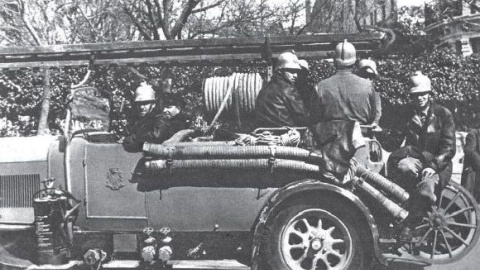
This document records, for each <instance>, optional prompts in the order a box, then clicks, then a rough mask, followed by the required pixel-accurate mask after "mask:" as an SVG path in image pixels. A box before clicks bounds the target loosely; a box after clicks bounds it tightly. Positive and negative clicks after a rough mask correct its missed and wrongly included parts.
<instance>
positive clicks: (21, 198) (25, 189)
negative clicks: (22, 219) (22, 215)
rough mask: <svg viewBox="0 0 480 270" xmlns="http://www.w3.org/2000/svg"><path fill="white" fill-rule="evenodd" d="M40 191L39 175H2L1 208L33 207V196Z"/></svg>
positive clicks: (0, 189)
mask: <svg viewBox="0 0 480 270" xmlns="http://www.w3.org/2000/svg"><path fill="white" fill-rule="evenodd" d="M39 190H40V175H39V174H22V175H0V207H1V208H18V207H32V206H33V204H32V200H33V194H35V192H37V191H39Z"/></svg>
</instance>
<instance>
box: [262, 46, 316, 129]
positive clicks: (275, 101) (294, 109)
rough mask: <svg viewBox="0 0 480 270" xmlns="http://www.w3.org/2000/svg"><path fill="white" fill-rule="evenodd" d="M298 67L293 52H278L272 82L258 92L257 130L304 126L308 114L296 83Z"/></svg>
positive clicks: (297, 61)
mask: <svg viewBox="0 0 480 270" xmlns="http://www.w3.org/2000/svg"><path fill="white" fill-rule="evenodd" d="M300 70H301V67H300V64H299V60H298V58H297V56H296V55H295V53H294V52H293V51H286V52H283V53H281V54H280V55H279V56H278V58H277V65H276V68H275V73H274V75H273V76H272V79H271V80H270V81H269V82H268V83H267V84H266V85H265V86H264V87H263V88H262V89H261V90H260V92H259V94H258V96H257V99H256V103H255V116H256V121H257V123H256V124H257V126H259V127H283V126H289V127H298V126H306V125H307V120H308V115H307V112H306V110H305V106H304V103H303V100H302V98H301V97H300V94H299V92H298V91H297V89H296V87H295V81H296V80H297V78H298V73H299V72H300Z"/></svg>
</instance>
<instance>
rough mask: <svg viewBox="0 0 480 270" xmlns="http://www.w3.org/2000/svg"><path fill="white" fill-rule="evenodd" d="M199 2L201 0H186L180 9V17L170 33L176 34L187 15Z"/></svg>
mask: <svg viewBox="0 0 480 270" xmlns="http://www.w3.org/2000/svg"><path fill="white" fill-rule="evenodd" d="M200 2H201V0H188V3H187V6H186V7H185V8H184V9H183V10H182V13H181V14H180V17H179V18H178V20H177V22H176V23H175V25H174V26H173V28H172V32H171V33H172V35H173V36H177V35H178V34H180V32H181V31H182V29H183V27H184V26H185V23H186V22H187V19H188V16H189V15H190V14H191V13H192V10H193V9H194V8H195V7H196V6H197V5H198V4H199V3H200Z"/></svg>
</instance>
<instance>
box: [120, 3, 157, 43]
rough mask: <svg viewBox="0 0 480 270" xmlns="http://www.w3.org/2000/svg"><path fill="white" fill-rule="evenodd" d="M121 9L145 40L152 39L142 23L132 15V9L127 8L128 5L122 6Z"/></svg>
mask: <svg viewBox="0 0 480 270" xmlns="http://www.w3.org/2000/svg"><path fill="white" fill-rule="evenodd" d="M123 11H124V12H125V13H126V14H127V15H128V17H130V20H132V22H133V24H134V25H135V26H136V27H137V29H138V31H140V34H141V35H142V36H143V37H144V38H145V39H146V40H152V38H151V37H150V35H149V34H148V33H147V31H145V29H144V28H143V26H142V24H141V23H140V22H139V21H138V20H137V19H136V18H135V16H134V15H133V13H132V11H131V10H129V9H128V7H126V6H124V7H123Z"/></svg>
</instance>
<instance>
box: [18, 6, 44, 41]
mask: <svg viewBox="0 0 480 270" xmlns="http://www.w3.org/2000/svg"><path fill="white" fill-rule="evenodd" d="M17 1H18V6H19V10H20V15H21V16H22V21H23V23H24V24H25V27H26V28H27V30H28V32H29V33H30V35H31V36H32V37H33V39H34V40H35V43H36V44H37V45H38V46H41V45H43V42H42V40H41V39H40V37H39V36H38V33H37V32H36V31H35V29H34V28H33V26H32V24H31V23H30V20H29V19H28V18H27V14H26V10H25V2H23V0H17Z"/></svg>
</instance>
